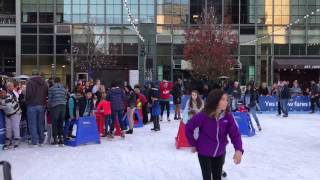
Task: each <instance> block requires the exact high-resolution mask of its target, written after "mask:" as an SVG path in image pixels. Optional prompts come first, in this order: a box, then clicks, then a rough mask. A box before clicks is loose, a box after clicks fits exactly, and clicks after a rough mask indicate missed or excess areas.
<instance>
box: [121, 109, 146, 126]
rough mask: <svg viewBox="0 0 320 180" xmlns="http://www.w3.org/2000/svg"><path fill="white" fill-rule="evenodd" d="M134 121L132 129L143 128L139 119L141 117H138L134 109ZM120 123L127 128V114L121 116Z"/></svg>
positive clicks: (138, 114)
mask: <svg viewBox="0 0 320 180" xmlns="http://www.w3.org/2000/svg"><path fill="white" fill-rule="evenodd" d="M134 119H135V120H134V126H133V127H134V128H141V127H143V122H142V118H141V115H140V113H139V110H138V109H136V110H135V111H134ZM122 121H123V122H124V123H125V126H126V127H129V121H128V117H127V114H125V115H124V116H123V119H122Z"/></svg>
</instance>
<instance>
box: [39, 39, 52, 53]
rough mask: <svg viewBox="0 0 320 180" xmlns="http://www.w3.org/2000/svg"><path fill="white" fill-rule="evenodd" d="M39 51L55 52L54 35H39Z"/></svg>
mask: <svg viewBox="0 0 320 180" xmlns="http://www.w3.org/2000/svg"><path fill="white" fill-rule="evenodd" d="M39 53H40V54H53V36H47V35H40V36H39Z"/></svg>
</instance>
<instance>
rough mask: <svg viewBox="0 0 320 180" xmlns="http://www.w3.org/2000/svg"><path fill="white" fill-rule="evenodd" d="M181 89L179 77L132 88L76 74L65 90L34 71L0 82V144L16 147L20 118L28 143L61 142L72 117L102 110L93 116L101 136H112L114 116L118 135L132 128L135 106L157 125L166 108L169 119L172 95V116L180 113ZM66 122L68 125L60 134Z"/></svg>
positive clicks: (66, 136)
mask: <svg viewBox="0 0 320 180" xmlns="http://www.w3.org/2000/svg"><path fill="white" fill-rule="evenodd" d="M182 94H183V93H182V81H181V80H178V81H177V82H176V83H174V84H172V83H171V82H168V81H162V82H161V83H160V84H156V83H149V84H147V85H145V86H144V87H143V88H142V87H141V86H140V85H135V86H134V87H133V88H132V87H131V86H130V85H129V84H127V83H126V82H124V83H122V82H116V81H114V82H112V83H111V86H110V88H107V87H106V86H104V85H103V84H101V81H100V80H99V79H97V80H96V81H95V83H94V81H93V80H90V81H81V80H79V81H78V82H77V84H76V86H75V88H74V90H72V91H70V90H69V89H68V88H67V87H66V86H65V85H63V84H62V82H61V80H60V78H53V79H48V80H45V79H44V78H43V77H41V76H40V74H39V73H38V72H37V71H35V72H33V76H32V78H30V79H29V80H28V81H26V82H25V81H22V82H6V83H5V85H3V86H2V87H1V88H0V98H1V99H0V100H1V101H0V103H1V104H0V109H2V110H3V113H4V118H5V127H6V142H5V145H4V146H3V149H4V150H7V149H11V148H18V147H19V144H20V141H21V134H20V128H21V127H20V124H21V122H26V125H27V131H26V133H25V134H23V136H25V137H27V139H28V141H29V144H30V145H31V146H33V147H37V146H43V145H44V144H46V143H49V144H51V145H55V146H63V144H64V141H65V139H68V140H69V139H72V138H75V135H76V127H75V126H73V125H72V124H75V121H76V119H78V118H79V117H85V116H96V114H97V113H100V114H102V116H103V123H101V124H100V123H98V122H97V125H98V129H99V133H100V136H101V137H107V138H109V139H113V138H114V133H115V124H116V121H118V123H119V125H120V128H121V137H122V138H124V137H125V135H126V134H133V127H134V119H135V111H136V109H139V111H140V112H141V119H142V120H143V123H144V124H148V123H151V122H152V123H153V128H152V129H151V130H152V131H160V121H163V120H164V118H163V114H164V112H165V110H166V117H167V118H166V120H167V121H169V122H170V121H171V119H170V98H171V96H173V99H174V103H175V105H176V108H175V116H174V120H180V119H181V112H180V104H181V97H182ZM149 114H150V115H149ZM97 119H98V118H97ZM66 124H71V126H69V128H68V132H67V134H64V128H65V127H64V126H65V125H66ZM101 126H103V127H101Z"/></svg>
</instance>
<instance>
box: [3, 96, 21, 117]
mask: <svg viewBox="0 0 320 180" xmlns="http://www.w3.org/2000/svg"><path fill="white" fill-rule="evenodd" d="M0 103H1V104H0V109H2V110H3V111H4V113H5V115H6V116H7V117H10V116H12V115H14V114H16V113H21V110H20V106H19V103H18V101H17V99H16V98H15V97H14V95H12V94H10V93H7V95H6V96H5V97H4V98H3V99H0Z"/></svg>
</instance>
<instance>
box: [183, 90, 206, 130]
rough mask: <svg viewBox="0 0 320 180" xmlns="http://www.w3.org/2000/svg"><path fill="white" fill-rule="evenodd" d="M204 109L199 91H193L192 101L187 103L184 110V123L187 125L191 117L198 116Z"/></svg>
mask: <svg viewBox="0 0 320 180" xmlns="http://www.w3.org/2000/svg"><path fill="white" fill-rule="evenodd" d="M203 108H204V102H203V100H202V99H201V98H200V95H199V92H198V91H197V90H193V91H191V96H190V99H189V100H188V101H187V103H186V106H185V108H184V110H183V122H184V123H185V124H186V123H187V122H188V120H189V119H191V118H192V117H190V116H189V115H192V114H197V113H199V112H201V111H202V109H203Z"/></svg>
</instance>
